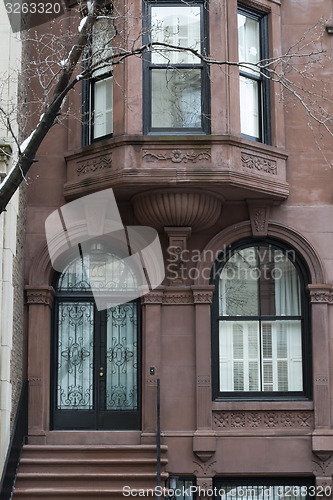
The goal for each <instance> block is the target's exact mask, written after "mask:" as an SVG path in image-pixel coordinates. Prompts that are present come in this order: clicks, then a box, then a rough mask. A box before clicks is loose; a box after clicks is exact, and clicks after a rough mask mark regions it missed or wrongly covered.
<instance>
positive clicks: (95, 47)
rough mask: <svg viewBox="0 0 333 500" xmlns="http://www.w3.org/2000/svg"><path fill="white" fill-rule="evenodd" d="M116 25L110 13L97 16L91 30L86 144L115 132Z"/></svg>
mask: <svg viewBox="0 0 333 500" xmlns="http://www.w3.org/2000/svg"><path fill="white" fill-rule="evenodd" d="M113 38H114V28H113V23H112V18H111V16H109V15H105V16H101V18H99V19H97V20H96V22H95V24H94V26H93V32H92V41H91V51H90V53H89V55H88V58H87V64H90V65H91V67H92V73H91V78H90V80H89V81H86V82H85V87H84V92H83V97H84V102H83V112H84V116H86V117H87V118H88V119H87V120H86V121H87V123H85V127H84V129H83V145H86V144H89V143H91V142H94V141H97V140H100V139H102V138H104V137H108V136H110V135H112V133H113V75H112V60H111V56H112V45H113V43H112V42H113Z"/></svg>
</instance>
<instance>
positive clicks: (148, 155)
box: [142, 149, 211, 163]
mask: <svg viewBox="0 0 333 500" xmlns="http://www.w3.org/2000/svg"><path fill="white" fill-rule="evenodd" d="M142 158H143V159H144V160H145V161H146V162H149V163H152V162H156V161H157V162H159V161H162V162H164V161H171V162H172V163H189V162H190V163H198V162H200V163H201V162H207V161H209V160H210V159H211V152H210V149H200V150H193V149H192V150H180V149H172V150H167V151H161V152H158V151H154V150H150V151H147V150H144V151H143V153H142Z"/></svg>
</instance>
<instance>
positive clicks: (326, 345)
mask: <svg viewBox="0 0 333 500" xmlns="http://www.w3.org/2000/svg"><path fill="white" fill-rule="evenodd" d="M308 288H309V291H310V303H311V316H312V353H313V356H312V357H313V401H314V412H315V429H314V431H313V434H312V450H313V452H314V453H315V454H316V456H318V457H320V458H321V459H324V458H326V457H327V455H328V454H331V453H332V452H333V432H332V430H331V404H332V403H331V390H330V339H329V325H328V306H329V304H332V303H333V290H332V287H331V286H330V285H309V286H308ZM331 349H332V348H331ZM319 476H320V474H319V475H318V478H319Z"/></svg>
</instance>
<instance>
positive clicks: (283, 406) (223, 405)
mask: <svg viewBox="0 0 333 500" xmlns="http://www.w3.org/2000/svg"><path fill="white" fill-rule="evenodd" d="M313 408H314V405H313V401H214V402H213V404H212V409H213V411H260V410H264V411H274V410H281V411H292V410H313Z"/></svg>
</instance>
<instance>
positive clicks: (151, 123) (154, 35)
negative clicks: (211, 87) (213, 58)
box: [144, 0, 209, 133]
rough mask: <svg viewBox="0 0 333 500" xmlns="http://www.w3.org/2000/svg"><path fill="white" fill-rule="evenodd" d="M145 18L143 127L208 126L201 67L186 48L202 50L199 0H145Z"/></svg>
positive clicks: (183, 129) (182, 129)
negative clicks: (148, 49)
mask: <svg viewBox="0 0 333 500" xmlns="http://www.w3.org/2000/svg"><path fill="white" fill-rule="evenodd" d="M145 19H147V20H148V22H147V26H146V28H145V41H146V42H147V43H149V42H151V43H152V50H151V52H150V53H147V54H146V55H145V57H144V89H145V117H144V122H145V133H148V132H157V133H161V132H166V133H170V132H171V133H205V132H208V108H209V99H208V84H207V69H206V67H205V64H204V63H203V62H202V60H201V59H200V57H198V56H197V55H195V53H193V52H191V50H193V51H197V52H198V53H201V54H203V53H205V51H206V50H207V30H206V26H205V22H204V21H205V9H204V5H203V2H192V1H189V2H180V1H179V0H178V1H169V2H167V1H162V0H161V1H159V2H154V3H152V2H150V3H147V4H146V16H145ZM178 47H179V49H178ZM186 49H190V50H186Z"/></svg>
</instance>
